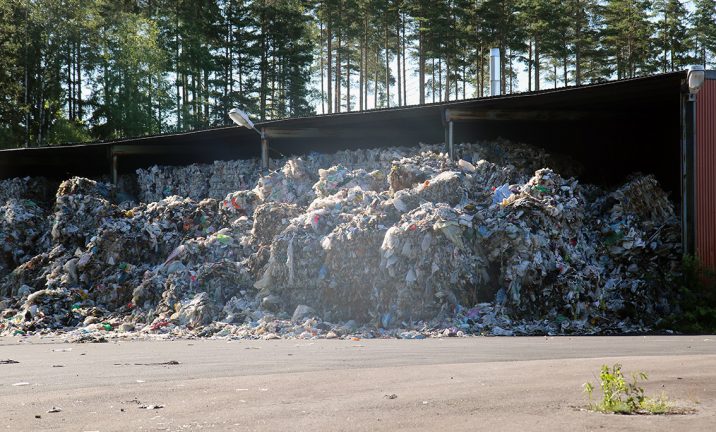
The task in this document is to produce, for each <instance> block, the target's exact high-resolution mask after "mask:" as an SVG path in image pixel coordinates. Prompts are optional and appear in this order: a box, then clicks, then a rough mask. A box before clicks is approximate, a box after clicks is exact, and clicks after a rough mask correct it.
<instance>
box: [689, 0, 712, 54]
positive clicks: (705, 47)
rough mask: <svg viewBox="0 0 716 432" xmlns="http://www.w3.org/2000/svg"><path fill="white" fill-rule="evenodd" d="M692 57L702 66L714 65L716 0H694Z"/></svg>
mask: <svg viewBox="0 0 716 432" xmlns="http://www.w3.org/2000/svg"><path fill="white" fill-rule="evenodd" d="M691 26H692V28H691V40H692V41H693V47H694V51H695V52H694V58H695V60H696V61H698V62H699V63H700V64H702V65H703V66H704V68H706V67H708V66H709V65H712V66H716V0H695V1H694V13H693V15H692V16H691Z"/></svg>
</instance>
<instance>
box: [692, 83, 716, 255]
mask: <svg viewBox="0 0 716 432" xmlns="http://www.w3.org/2000/svg"><path fill="white" fill-rule="evenodd" d="M696 256H697V257H699V259H700V260H701V262H702V263H703V264H705V265H706V266H708V267H711V268H716V80H714V79H710V80H706V82H704V86H703V88H702V89H701V91H699V94H698V95H697V98H696Z"/></svg>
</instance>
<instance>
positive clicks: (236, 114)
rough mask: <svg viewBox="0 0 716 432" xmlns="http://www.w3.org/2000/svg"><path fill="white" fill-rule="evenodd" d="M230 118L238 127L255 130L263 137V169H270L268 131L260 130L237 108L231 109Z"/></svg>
mask: <svg viewBox="0 0 716 432" xmlns="http://www.w3.org/2000/svg"><path fill="white" fill-rule="evenodd" d="M229 117H230V118H231V120H232V121H233V122H234V123H236V125H237V126H240V127H245V128H247V129H253V130H254V131H256V133H257V134H259V136H260V137H261V168H262V169H263V170H264V171H268V169H269V153H268V137H267V136H266V129H264V128H261V130H258V129H257V128H256V126H254V123H253V122H252V121H251V119H250V118H249V116H248V115H246V113H245V112H243V111H241V110H240V109H237V108H231V111H229Z"/></svg>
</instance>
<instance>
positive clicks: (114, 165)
mask: <svg viewBox="0 0 716 432" xmlns="http://www.w3.org/2000/svg"><path fill="white" fill-rule="evenodd" d="M111 152H112V153H111V154H112V184H113V185H114V186H117V158H118V156H117V153H115V152H114V148H113V149H112V150H111Z"/></svg>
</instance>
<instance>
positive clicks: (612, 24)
mask: <svg viewBox="0 0 716 432" xmlns="http://www.w3.org/2000/svg"><path fill="white" fill-rule="evenodd" d="M651 14H652V7H651V2H650V1H649V0H608V1H607V2H606V5H605V8H604V29H603V33H602V41H603V44H604V46H605V50H606V55H607V56H608V58H609V62H610V63H611V70H612V71H613V72H616V76H617V78H618V79H621V78H632V77H635V76H637V75H644V74H648V73H651V72H653V71H655V69H656V62H655V55H654V43H653V40H652V38H653V34H654V32H653V24H652V22H651V21H649V16H650V15H651Z"/></svg>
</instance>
